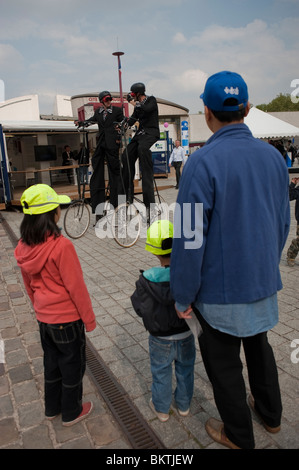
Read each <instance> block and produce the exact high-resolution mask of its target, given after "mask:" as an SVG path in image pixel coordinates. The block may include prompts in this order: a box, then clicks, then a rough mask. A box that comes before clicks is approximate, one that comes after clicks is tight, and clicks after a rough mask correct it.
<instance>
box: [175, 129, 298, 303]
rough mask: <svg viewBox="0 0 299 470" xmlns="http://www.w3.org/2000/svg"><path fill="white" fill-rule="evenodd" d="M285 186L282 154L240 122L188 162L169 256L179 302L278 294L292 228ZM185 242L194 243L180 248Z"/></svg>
mask: <svg viewBox="0 0 299 470" xmlns="http://www.w3.org/2000/svg"><path fill="white" fill-rule="evenodd" d="M288 186H289V178H288V171H287V168H286V164H285V161H284V159H283V158H282V156H281V154H280V153H279V152H278V151H277V150H276V149H275V148H274V147H273V146H271V145H269V144H268V143H266V142H262V141H260V140H258V139H256V138H254V137H253V136H252V134H251V132H250V130H249V128H248V127H247V126H246V125H245V124H232V125H228V126H225V127H224V128H222V129H220V130H219V131H217V132H216V133H215V134H214V135H213V136H212V137H211V138H210V139H209V140H208V142H207V143H206V145H205V146H204V147H203V148H201V149H199V150H198V151H196V152H194V153H193V154H192V155H191V156H190V157H189V159H188V162H187V164H186V165H185V168H184V170H183V174H182V178H181V182H180V190H179V193H178V199H177V204H178V208H177V209H176V211H175V223H174V229H175V233H174V243H173V249H172V256H171V276H170V281H171V291H172V296H173V298H174V299H175V301H176V302H177V303H179V304H181V305H185V306H186V307H187V305H189V304H191V303H192V302H196V303H198V302H203V303H207V304H236V303H248V302H254V301H256V300H259V299H263V298H265V297H269V296H271V295H272V294H274V293H276V292H277V290H279V289H281V288H282V283H281V278H280V272H279V261H280V256H281V252H282V249H283V247H284V244H285V242H286V239H287V235H288V231H289V225H290V209H289V195H288ZM187 203H190V204H191V207H192V210H191V219H190V220H191V222H190V223H189V219H188V217H187V214H188V210H189V208H188V204H187ZM196 203H197V206H196ZM200 203H201V204H202V206H201V207H202V209H203V217H202V221H201V220H200V219H201V217H200V209H199V208H198V207H199V206H198V204H200ZM190 204H189V205H190ZM195 207H197V210H194V208H195ZM192 234H193V238H192ZM201 238H202V242H201ZM190 241H191V242H193V245H192V243H189V245H188V244H186V242H190Z"/></svg>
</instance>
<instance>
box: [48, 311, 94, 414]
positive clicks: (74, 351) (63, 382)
mask: <svg viewBox="0 0 299 470" xmlns="http://www.w3.org/2000/svg"><path fill="white" fill-rule="evenodd" d="M39 328H40V336H41V344H42V347H43V350H44V374H45V414H46V416H47V417H53V416H56V415H57V414H60V413H61V414H62V421H63V422H67V421H73V420H74V419H76V418H77V416H79V414H80V413H81V411H82V391H83V390H82V380H83V375H84V372H85V366H86V356H85V345H86V340H85V330H84V324H83V322H82V320H77V321H74V322H71V323H57V324H47V323H41V322H39Z"/></svg>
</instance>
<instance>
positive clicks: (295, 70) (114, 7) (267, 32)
mask: <svg viewBox="0 0 299 470" xmlns="http://www.w3.org/2000/svg"><path fill="white" fill-rule="evenodd" d="M0 8H1V13H0V80H3V82H4V84H5V99H10V98H14V97H17V96H22V95H25V94H35V93H36V94H38V95H39V102H40V111H41V113H43V114H51V113H52V112H53V104H54V96H55V95H57V94H62V95H70V96H71V95H76V94H80V93H88V92H98V91H101V90H106V89H108V90H110V91H118V90H119V84H118V71H117V59H116V57H114V56H112V52H114V51H116V50H117V49H118V50H121V51H123V52H124V53H125V55H124V56H123V57H122V85H123V90H124V92H126V91H128V90H129V89H130V86H131V84H132V83H134V82H137V81H141V82H144V83H145V85H146V90H147V93H148V94H153V95H155V96H157V97H159V98H164V99H167V100H170V101H173V102H175V103H178V104H180V105H182V106H185V107H187V108H188V109H189V110H190V113H196V112H198V111H202V110H203V107H202V102H201V100H200V98H199V95H200V93H202V91H203V87H204V83H205V81H206V79H207V77H208V76H209V75H211V74H213V73H215V72H218V71H220V70H233V71H236V72H238V73H240V74H241V75H242V76H243V77H244V79H245V80H246V81H247V84H248V88H249V94H250V100H251V102H252V103H253V104H255V105H257V104H260V103H265V102H266V103H267V102H269V101H271V100H272V99H273V98H275V97H276V96H277V95H278V94H279V93H291V92H292V91H293V88H291V82H292V80H294V79H299V0H259V1H257V0H149V1H148V2H142V1H140V0H127V1H125V0H105V1H103V0H47V1H45V0H9V1H7V0H1V6H0Z"/></svg>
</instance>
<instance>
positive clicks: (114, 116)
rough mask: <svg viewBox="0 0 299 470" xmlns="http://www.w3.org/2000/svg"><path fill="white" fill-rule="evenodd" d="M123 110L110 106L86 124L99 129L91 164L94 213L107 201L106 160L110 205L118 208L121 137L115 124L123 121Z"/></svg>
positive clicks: (102, 108)
mask: <svg viewBox="0 0 299 470" xmlns="http://www.w3.org/2000/svg"><path fill="white" fill-rule="evenodd" d="M123 118H124V116H123V112H122V109H121V108H119V107H116V106H110V107H109V108H107V110H106V109H105V108H104V107H101V108H98V109H96V111H95V113H94V115H93V116H92V117H91V118H89V119H87V120H86V121H85V122H86V123H95V122H96V123H97V124H98V127H99V135H98V143H97V147H96V150H95V152H94V154H93V156H92V159H91V162H92V167H93V174H92V176H91V179H90V196H91V206H92V212H93V213H95V212H96V207H97V205H98V204H100V203H103V202H104V201H105V178H104V161H105V159H106V162H107V165H108V173H109V186H110V203H111V204H112V205H113V206H114V207H117V196H118V187H119V177H120V162H119V147H120V135H119V133H118V131H117V130H116V129H115V125H114V123H115V122H121V121H122V120H123Z"/></svg>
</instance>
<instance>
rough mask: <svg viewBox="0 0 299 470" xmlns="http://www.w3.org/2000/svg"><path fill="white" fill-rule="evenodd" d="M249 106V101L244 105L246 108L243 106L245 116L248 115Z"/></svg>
mask: <svg viewBox="0 0 299 470" xmlns="http://www.w3.org/2000/svg"><path fill="white" fill-rule="evenodd" d="M250 107H251V104H250V103H249V101H248V103H247V105H246V108H245V117H246V116H248V113H249V111H250Z"/></svg>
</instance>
